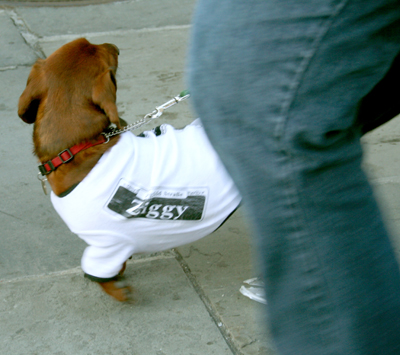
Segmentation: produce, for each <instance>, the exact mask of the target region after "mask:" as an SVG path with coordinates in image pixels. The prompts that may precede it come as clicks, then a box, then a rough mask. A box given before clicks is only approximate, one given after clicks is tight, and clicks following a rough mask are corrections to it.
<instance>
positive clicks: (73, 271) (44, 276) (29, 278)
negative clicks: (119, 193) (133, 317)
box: [0, 254, 175, 285]
mask: <svg viewBox="0 0 400 355" xmlns="http://www.w3.org/2000/svg"><path fill="white" fill-rule="evenodd" d="M163 259H175V255H172V254H162V255H155V256H150V257H147V258H146V257H145V258H140V259H132V260H128V262H127V264H128V265H130V264H139V263H145V262H150V261H154V260H163ZM82 272H83V271H82V268H81V267H80V266H77V267H74V268H72V269H67V270H61V271H53V272H46V273H43V274H39V275H28V276H20V277H16V278H14V279H9V280H6V279H4V280H0V285H5V284H11V283H17V282H24V281H33V280H40V279H47V278H51V277H55V276H65V275H73V274H79V273H82Z"/></svg>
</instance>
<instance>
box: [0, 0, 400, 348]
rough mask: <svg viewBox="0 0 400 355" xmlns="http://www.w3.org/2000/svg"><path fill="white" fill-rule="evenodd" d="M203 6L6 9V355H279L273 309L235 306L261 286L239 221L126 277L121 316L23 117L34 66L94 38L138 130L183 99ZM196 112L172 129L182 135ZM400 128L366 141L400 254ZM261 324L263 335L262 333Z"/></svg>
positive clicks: (139, 0) (1, 262)
mask: <svg viewBox="0 0 400 355" xmlns="http://www.w3.org/2000/svg"><path fill="white" fill-rule="evenodd" d="M194 3H195V0H183V1H176V0H128V1H120V2H115V3H108V4H99V5H90V6H69V7H13V6H11V7H7V8H5V7H3V8H2V7H1V1H0V47H1V51H0V119H1V126H2V129H3V134H2V138H1V140H0V191H1V192H0V341H1V342H0V344H1V346H0V355H3V354H4V355H8V354H24V355H25V354H40V355H54V354H58V355H61V354H66V355H76V354H85V355H86V354H96V355H98V354H137V355H147V354H151V355H153V354H154V355H177V354H185V355H188V354H195V355H203V354H204V355H208V354H216V355H219V354H244V355H253V354H254V355H255V354H258V355H274V350H273V346H272V344H271V341H270V337H269V335H268V332H267V331H264V329H265V327H264V322H263V319H262V318H263V316H262V315H263V314H264V312H263V309H264V308H263V306H261V305H260V304H258V303H256V302H254V301H251V300H249V299H247V298H245V297H244V296H242V295H241V294H240V293H239V288H240V286H241V285H242V282H243V280H246V279H248V278H251V277H254V276H255V272H254V271H253V266H252V263H253V262H252V260H254V258H252V252H251V232H250V229H249V228H248V226H247V225H246V220H245V217H244V213H243V211H242V209H241V210H239V211H238V212H237V213H236V214H235V215H233V216H232V218H231V219H230V220H229V221H228V222H227V223H226V224H225V225H224V226H223V227H222V228H221V229H219V230H218V231H217V232H216V233H214V234H213V235H211V236H209V237H206V238H204V239H202V240H200V241H198V242H196V243H193V244H191V245H187V246H184V247H181V248H178V249H177V251H171V252H166V253H160V254H157V255H142V256H140V257H137V258H135V259H134V260H132V261H130V262H129V265H128V268H127V271H126V275H127V278H128V280H129V281H130V282H131V283H132V285H133V286H134V287H135V290H136V293H135V294H136V299H137V303H136V304H119V303H117V302H114V301H113V300H111V299H110V298H109V297H108V296H107V295H105V294H103V293H102V292H101V291H100V289H99V287H98V286H97V285H95V284H93V283H91V282H89V281H87V280H86V279H84V278H83V277H82V271H81V270H80V268H79V264H80V258H81V255H82V252H83V250H84V247H85V245H84V243H83V242H81V241H80V240H79V239H78V238H77V237H76V236H75V235H73V234H72V233H70V232H69V230H68V229H67V227H66V226H65V225H64V224H63V222H62V221H61V219H60V218H59V217H58V215H57V214H56V213H55V211H54V210H53V209H52V206H51V203H50V200H49V197H48V196H45V195H44V194H43V192H42V189H41V186H40V183H39V181H38V180H37V178H36V175H37V168H36V165H37V163H36V160H35V158H34V157H33V155H32V154H31V151H32V143H31V135H32V127H31V126H28V125H26V124H25V123H23V122H22V121H21V120H20V119H19V118H18V116H17V103H18V98H19V96H20V94H21V93H22V91H23V89H24V87H25V83H26V79H27V77H28V74H29V71H30V66H31V64H32V63H33V62H34V61H35V60H36V58H37V57H45V56H48V55H49V54H51V53H52V52H53V51H54V50H56V49H57V48H59V47H60V46H61V45H63V44H64V43H66V42H68V41H70V40H73V39H75V38H78V37H81V36H84V37H87V38H88V39H89V40H90V41H92V42H94V43H103V42H111V43H115V44H116V45H117V46H118V47H119V48H120V51H121V54H120V67H119V70H118V73H117V80H118V99H117V101H118V109H119V112H120V115H121V116H122V117H123V118H125V119H126V120H127V121H128V122H130V123H132V122H134V121H136V120H138V119H140V118H142V117H143V116H144V115H145V114H146V113H148V112H151V111H152V110H153V109H154V107H155V106H157V105H160V104H162V103H164V102H165V101H167V100H169V99H170V98H171V97H173V96H175V95H177V94H178V93H179V92H180V91H181V90H183V89H185V88H186V85H185V76H184V72H185V61H186V51H187V42H188V37H189V33H190V19H191V14H192V11H193V8H194ZM193 118H195V117H194V116H193V114H192V113H191V110H190V104H189V103H188V102H184V103H181V104H179V105H176V106H174V107H173V108H171V109H169V110H168V111H167V112H166V113H165V114H164V115H163V116H162V118H161V119H159V120H156V121H154V122H153V124H152V125H149V126H146V129H149V128H151V127H152V126H155V125H159V124H161V123H163V122H167V123H170V124H173V125H174V126H176V127H181V126H184V125H185V124H187V123H189V122H190V121H191V120H192V119H193ZM399 134H400V117H397V118H395V119H393V120H392V121H391V122H389V123H388V124H386V125H384V126H383V127H380V128H379V129H377V130H375V131H374V132H372V133H370V134H368V135H367V136H365V137H364V138H363V143H364V147H365V151H366V156H365V160H364V167H365V169H366V171H367V172H368V174H369V175H370V177H371V181H372V183H373V186H374V188H375V191H376V195H377V198H378V200H379V203H380V204H381V206H382V210H383V213H384V216H385V219H386V220H387V222H388V228H389V230H390V231H391V233H392V237H393V242H394V245H395V246H396V250H397V252H398V253H400V234H399V232H400V208H399V203H398V201H399V200H400V199H399V198H400V196H399V195H400V193H399V191H400V189H399V188H400V165H399V164H398V161H399V159H400V158H399V156H400V155H399V153H400V140H399V139H398V137H399ZM260 324H262V325H260Z"/></svg>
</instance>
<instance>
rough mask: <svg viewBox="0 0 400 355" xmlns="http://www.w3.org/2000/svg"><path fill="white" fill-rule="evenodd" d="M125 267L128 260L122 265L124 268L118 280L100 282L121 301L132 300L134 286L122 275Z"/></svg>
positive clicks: (106, 291)
mask: <svg viewBox="0 0 400 355" xmlns="http://www.w3.org/2000/svg"><path fill="white" fill-rule="evenodd" d="M125 269H126V262H124V264H123V265H122V268H121V270H120V271H119V273H118V276H117V278H116V280H112V281H107V282H99V283H98V284H99V285H100V287H101V288H102V289H103V291H104V292H105V293H107V294H109V295H110V296H111V297H113V298H115V299H116V300H117V301H120V302H126V301H130V300H132V288H131V287H130V286H129V284H128V283H127V282H126V281H125V279H124V277H123V276H122V275H123V273H124V271H125Z"/></svg>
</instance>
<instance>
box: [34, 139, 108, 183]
mask: <svg viewBox="0 0 400 355" xmlns="http://www.w3.org/2000/svg"><path fill="white" fill-rule="evenodd" d="M107 142H108V138H106V137H105V136H104V135H103V134H102V135H101V136H100V138H99V139H98V140H97V141H96V142H93V143H91V142H84V143H80V144H77V145H74V146H73V147H71V148H67V149H64V150H63V151H62V152H60V153H58V154H57V156H56V157H55V158H53V159H50V160H49V161H48V162H47V163H43V164H42V165H39V166H38V168H39V171H40V173H41V174H42V175H43V176H44V175H48V174H50V173H51V172H53V171H54V170H56V169H57V168H58V167H59V166H60V165H62V164H65V163H68V162H69V161H71V160H72V159H73V158H74V156H75V155H76V154H77V153H79V152H81V151H82V150H85V149H88V148H90V147H93V146H95V145H99V144H103V143H107Z"/></svg>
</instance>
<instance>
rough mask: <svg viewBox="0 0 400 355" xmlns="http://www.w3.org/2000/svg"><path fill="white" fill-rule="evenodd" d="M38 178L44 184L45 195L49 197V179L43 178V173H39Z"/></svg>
mask: <svg viewBox="0 0 400 355" xmlns="http://www.w3.org/2000/svg"><path fill="white" fill-rule="evenodd" d="M37 178H38V180H39V181H40V182H41V183H42V189H43V193H44V194H45V195H46V196H47V186H46V181H47V177H46V176H43V175H42V173H41V172H38V174H37Z"/></svg>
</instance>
